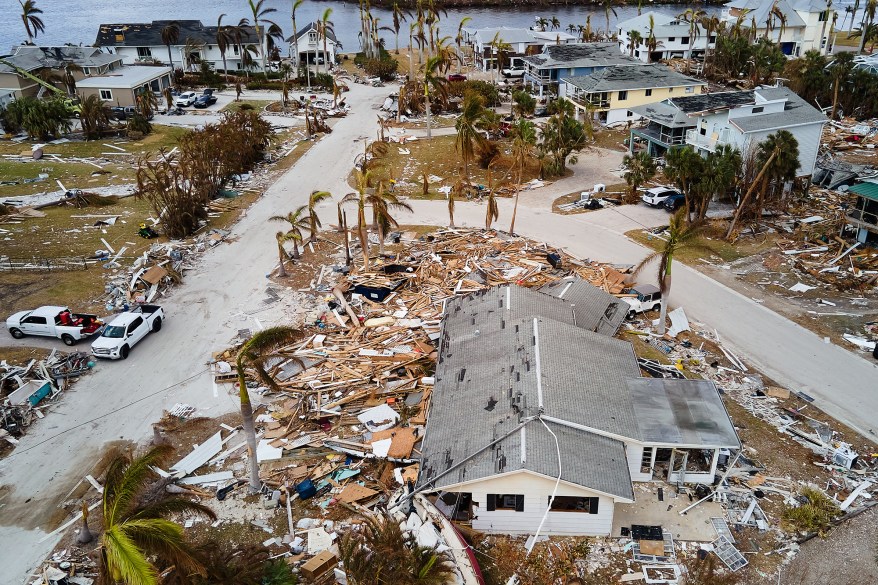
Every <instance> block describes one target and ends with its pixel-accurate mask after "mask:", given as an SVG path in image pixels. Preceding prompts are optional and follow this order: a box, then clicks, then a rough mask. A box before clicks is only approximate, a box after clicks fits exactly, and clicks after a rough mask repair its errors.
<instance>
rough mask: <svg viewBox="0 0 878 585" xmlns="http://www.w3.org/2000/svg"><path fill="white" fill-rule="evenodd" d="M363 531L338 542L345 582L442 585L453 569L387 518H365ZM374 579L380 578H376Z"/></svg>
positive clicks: (351, 531)
mask: <svg viewBox="0 0 878 585" xmlns="http://www.w3.org/2000/svg"><path fill="white" fill-rule="evenodd" d="M364 520H365V521H364V522H363V524H362V525H361V527H362V530H350V531H348V532H346V533H344V534H343V535H342V537H341V539H340V540H339V552H340V556H341V561H342V563H343V564H344V569H345V573H346V574H347V577H348V582H350V583H351V584H352V585H357V584H364V583H394V584H398V585H415V584H417V585H444V584H445V583H448V582H449V579H451V576H452V575H453V574H454V569H453V567H452V566H451V565H450V563H449V562H448V560H447V558H446V557H445V556H443V554H442V553H440V552H438V551H437V550H436V549H434V548H430V547H425V546H421V545H419V544H418V543H417V540H416V539H415V537H414V536H412V535H411V533H406V532H403V531H402V529H401V528H400V526H399V523H398V522H396V521H395V520H394V519H393V518H391V517H390V516H389V515H382V516H378V517H374V516H371V515H370V516H365V517H364ZM376 576H378V577H380V578H376Z"/></svg>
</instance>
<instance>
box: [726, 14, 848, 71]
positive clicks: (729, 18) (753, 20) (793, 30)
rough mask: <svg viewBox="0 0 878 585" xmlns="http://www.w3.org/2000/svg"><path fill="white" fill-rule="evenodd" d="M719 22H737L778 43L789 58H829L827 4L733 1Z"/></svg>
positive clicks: (831, 16)
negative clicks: (812, 52)
mask: <svg viewBox="0 0 878 585" xmlns="http://www.w3.org/2000/svg"><path fill="white" fill-rule="evenodd" d="M722 18H723V20H725V21H726V22H727V23H728V24H730V25H732V24H735V23H736V22H738V21H740V23H741V26H742V27H743V28H746V29H751V30H753V29H755V31H756V32H755V36H756V37H757V38H759V37H765V38H768V39H771V40H772V41H774V42H776V43H779V44H780V48H781V50H782V51H783V52H784V54H785V55H788V56H790V57H799V56H801V55H804V54H805V52H806V51H810V50H816V51H819V52H820V53H822V54H824V55H825V54H828V53H829V50H830V38H831V36H832V26H833V21H834V18H835V10H834V9H832V2H831V1H830V0H733V1H732V2H729V3H728V4H726V5H725V8H724V10H723V12H722Z"/></svg>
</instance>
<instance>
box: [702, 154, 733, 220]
mask: <svg viewBox="0 0 878 585" xmlns="http://www.w3.org/2000/svg"><path fill="white" fill-rule="evenodd" d="M741 164H742V159H741V151H740V150H738V149H737V148H735V147H734V146H731V145H728V144H723V145H721V146H720V147H719V148H717V149H716V150H715V151H714V152H710V153H708V154H707V158H706V159H705V161H704V173H703V174H702V175H701V180H700V181H699V189H698V195H699V196H700V197H701V201H700V205H699V206H698V212H697V218H698V220H704V218H706V217H707V208H708V206H709V205H710V202H711V201H712V200H713V199H714V198H716V197H719V196H722V195H725V194H727V193H728V192H729V191H730V190H731V189H733V188H734V187H735V185H736V183H737V182H738V172H739V171H740V169H741Z"/></svg>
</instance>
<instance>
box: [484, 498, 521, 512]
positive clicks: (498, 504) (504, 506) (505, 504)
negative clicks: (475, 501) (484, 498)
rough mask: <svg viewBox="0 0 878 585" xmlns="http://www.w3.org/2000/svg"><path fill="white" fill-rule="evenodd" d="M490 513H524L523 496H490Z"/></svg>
mask: <svg viewBox="0 0 878 585" xmlns="http://www.w3.org/2000/svg"><path fill="white" fill-rule="evenodd" d="M487 504H488V511H489V512H493V511H494V510H514V511H516V512H524V495H523V494H488V502H487Z"/></svg>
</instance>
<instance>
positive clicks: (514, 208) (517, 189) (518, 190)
mask: <svg viewBox="0 0 878 585" xmlns="http://www.w3.org/2000/svg"><path fill="white" fill-rule="evenodd" d="M520 193H521V169H519V170H518V180H517V181H516V183H515V205H513V206H512V221H511V222H510V223H509V233H510V234H511V235H513V236H514V235H515V216H516V214H517V213H518V195H519V194H520Z"/></svg>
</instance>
